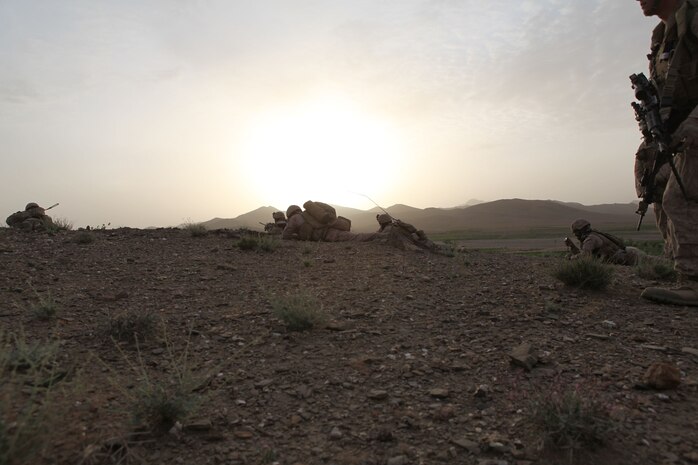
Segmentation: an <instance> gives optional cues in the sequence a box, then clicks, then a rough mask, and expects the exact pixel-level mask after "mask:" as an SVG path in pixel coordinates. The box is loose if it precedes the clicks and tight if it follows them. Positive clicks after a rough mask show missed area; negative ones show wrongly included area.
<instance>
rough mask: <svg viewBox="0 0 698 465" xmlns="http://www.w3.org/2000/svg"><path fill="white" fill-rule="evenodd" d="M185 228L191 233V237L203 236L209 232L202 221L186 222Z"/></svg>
mask: <svg viewBox="0 0 698 465" xmlns="http://www.w3.org/2000/svg"><path fill="white" fill-rule="evenodd" d="M183 229H184V230H185V231H188V232H189V234H191V237H202V236H205V235H206V234H207V233H208V230H207V229H206V226H204V225H203V224H201V223H192V222H187V223H184V227H183Z"/></svg>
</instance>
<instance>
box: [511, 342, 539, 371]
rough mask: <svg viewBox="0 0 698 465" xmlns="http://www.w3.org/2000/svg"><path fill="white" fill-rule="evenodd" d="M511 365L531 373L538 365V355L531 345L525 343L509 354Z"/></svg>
mask: <svg viewBox="0 0 698 465" xmlns="http://www.w3.org/2000/svg"><path fill="white" fill-rule="evenodd" d="M509 358H510V359H511V363H513V364H514V365H518V366H520V367H523V368H524V369H525V370H526V371H531V370H532V369H533V367H534V366H535V365H536V363H538V355H537V354H536V351H535V350H534V349H533V347H532V346H531V344H528V343H526V342H524V343H523V344H521V345H519V346H516V347H514V348H513V349H512V350H511V352H510V353H509Z"/></svg>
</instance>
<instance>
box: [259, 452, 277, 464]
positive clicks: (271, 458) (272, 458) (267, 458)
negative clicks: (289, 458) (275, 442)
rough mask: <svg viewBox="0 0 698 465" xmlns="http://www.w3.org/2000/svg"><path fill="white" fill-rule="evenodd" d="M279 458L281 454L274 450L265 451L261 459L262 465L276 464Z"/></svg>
mask: <svg viewBox="0 0 698 465" xmlns="http://www.w3.org/2000/svg"><path fill="white" fill-rule="evenodd" d="M278 458H279V454H277V453H276V451H275V450H274V449H265V450H264V452H262V457H261V458H260V459H259V463H260V464H261V465H269V464H272V463H274V462H276V461H277V460H278Z"/></svg>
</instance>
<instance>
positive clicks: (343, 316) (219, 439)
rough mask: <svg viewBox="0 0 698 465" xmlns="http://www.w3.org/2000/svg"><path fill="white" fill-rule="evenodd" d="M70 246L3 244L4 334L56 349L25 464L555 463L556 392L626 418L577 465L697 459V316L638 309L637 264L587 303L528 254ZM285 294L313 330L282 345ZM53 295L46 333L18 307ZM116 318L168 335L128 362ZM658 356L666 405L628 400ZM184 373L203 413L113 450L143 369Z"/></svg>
mask: <svg viewBox="0 0 698 465" xmlns="http://www.w3.org/2000/svg"><path fill="white" fill-rule="evenodd" d="M81 234H84V233H81V232H78V231H68V232H61V233H58V234H56V235H54V236H49V235H46V234H26V233H21V232H17V231H14V230H8V229H0V263H2V267H1V268H0V295H1V296H2V300H1V302H2V308H0V328H2V330H3V331H4V332H5V334H18V333H19V332H20V331H23V333H24V334H25V336H24V337H26V340H27V341H28V342H33V341H43V340H48V339H51V340H57V341H60V346H59V364H60V367H61V369H64V370H65V371H66V372H67V373H68V376H67V377H66V378H65V379H64V380H63V381H61V382H59V383H58V384H57V385H56V387H59V386H61V385H63V386H64V389H65V393H63V392H62V391H61V394H60V395H59V396H57V398H56V399H54V403H55V404H57V405H60V406H61V409H60V416H59V417H58V418H53V419H51V421H52V423H51V430H50V432H49V433H48V435H47V437H45V438H43V439H44V443H45V446H46V447H45V449H44V450H43V451H42V453H41V455H40V456H37V457H34V458H33V459H32V462H31V463H37V464H41V463H61V464H75V463H81V461H82V463H112V462H113V461H115V460H117V459H119V458H121V459H124V462H123V463H126V461H127V460H126V459H128V460H129V461H131V462H133V463H148V464H177V463H182V464H190V463H192V464H194V463H195V464H264V463H268V464H271V463H279V464H289V465H290V464H308V465H310V464H376V465H378V464H381V465H383V464H389V465H399V464H438V463H453V464H478V465H486V464H519V465H526V464H547V463H562V462H559V461H557V459H553V458H550V457H549V456H547V455H545V454H541V453H540V451H539V450H538V448H537V444H538V440H537V435H536V433H535V429H534V427H533V425H532V424H531V423H530V421H529V420H528V417H529V416H528V414H529V412H530V408H531V400H532V399H533V398H535V397H536V396H537V395H540V393H546V392H551V391H553V390H560V389H566V388H576V389H578V390H579V392H580V393H582V394H583V395H585V396H589V397H593V398H595V399H598V400H601V401H602V402H603V403H604V404H605V405H607V406H608V407H609V408H610V409H611V410H612V412H613V417H614V418H615V419H616V420H617V422H618V429H617V431H616V432H615V433H613V434H612V435H609V436H608V442H609V443H608V445H607V446H606V447H605V448H604V449H602V450H601V451H600V452H597V453H595V454H594V455H593V456H591V458H588V460H589V461H588V462H585V463H592V461H593V462H594V463H596V464H639V463H642V464H663V463H667V464H669V463H673V464H688V463H697V462H698V429H697V428H696V418H698V415H697V414H698V392H697V389H696V378H697V375H698V357H697V356H696V355H695V354H693V353H691V351H690V350H688V351H686V350H685V349H686V348H688V349H696V348H698V340H697V339H696V335H697V334H698V331H697V330H698V310H696V309H689V308H681V307H665V306H659V305H655V304H652V303H649V302H645V301H643V300H641V299H640V298H639V297H638V296H639V293H640V291H641V290H642V288H643V287H645V286H647V285H649V284H651V283H649V282H647V281H645V280H643V279H640V278H638V277H636V276H635V275H634V273H633V271H632V270H631V269H629V268H621V267H617V268H615V275H614V276H615V278H614V281H613V283H612V285H611V286H610V288H609V289H608V290H606V291H603V292H590V291H589V292H588V291H579V290H575V289H570V288H566V287H565V286H564V285H562V284H561V283H560V282H558V281H556V280H555V279H554V278H552V277H551V276H550V269H551V267H552V266H553V265H554V263H553V262H551V261H550V260H551V259H549V258H548V259H545V258H542V257H534V256H521V255H516V254H501V253H486V252H475V251H466V252H464V253H462V254H457V255H456V256H454V257H447V256H440V255H433V254H429V253H419V252H404V251H400V250H396V249H393V248H391V247H389V246H388V245H386V244H380V243H359V244H346V243H344V244H343V243H335V244H328V243H299V242H284V243H282V244H281V245H280V247H279V248H277V249H276V250H274V251H273V252H261V251H259V252H255V251H243V250H240V249H239V248H238V247H237V246H236V238H235V237H234V235H233V234H231V233H228V232H223V231H221V232H219V233H209V234H207V235H206V236H204V237H192V236H191V235H190V234H189V233H188V232H186V231H181V230H174V229H161V230H135V229H118V230H98V231H92V232H91V233H90V234H91V235H92V236H93V238H94V241H93V242H90V243H83V244H81V243H79V242H80V241H79V237H80V235H81ZM299 292H307V293H310V294H312V295H315V296H317V297H319V298H320V299H321V301H322V302H323V305H324V308H325V310H326V311H327V313H328V314H329V315H330V316H331V319H330V323H329V324H328V325H326V327H321V328H316V329H314V330H312V331H308V332H289V331H287V330H286V328H285V327H284V326H283V325H282V323H281V322H280V321H279V320H278V319H277V318H275V317H274V316H273V314H272V306H271V301H272V300H273V299H275V298H277V297H278V296H284V295H294V294H298V293H299ZM49 295H50V298H51V299H54V300H55V302H56V303H57V304H58V312H57V317H56V318H53V319H50V320H39V319H37V318H36V317H35V316H33V314H32V311H31V308H32V306H33V305H35V304H36V302H37V301H39V300H41V299H45V298H47V297H48V296H49ZM123 312H139V313H142V312H153V313H154V314H155V315H157V317H158V320H159V321H161V322H162V328H163V329H162V330H159V331H158V335H157V336H153V337H149V338H147V339H146V340H145V341H143V342H142V343H140V344H139V348H138V350H137V347H136V345H135V344H133V343H128V342H121V343H115V342H114V341H113V340H111V338H110V330H109V321H113V318H114V316H115V315H118V314H120V313H123ZM524 342H525V343H529V344H531V345H532V346H533V347H534V348H535V349H537V351H538V353H539V357H540V359H541V360H540V362H539V363H538V364H536V365H535V366H534V367H533V368H532V369H531V370H530V371H526V370H525V369H523V368H521V367H520V366H517V365H515V364H512V363H511V359H510V357H509V355H508V354H509V353H510V351H511V350H512V349H513V348H514V347H516V346H518V345H520V344H521V343H524ZM185 351H186V353H185ZM696 353H698V352H696ZM139 356H140V361H139ZM657 361H668V362H671V363H675V364H677V365H678V366H679V367H680V369H681V371H682V383H681V385H680V386H679V387H678V388H677V389H673V390H668V391H661V392H659V391H655V390H651V389H650V390H647V389H640V388H639V387H640V386H638V385H639V384H640V383H642V380H643V375H644V373H645V371H646V370H647V368H648V367H649V366H650V365H651V364H653V363H654V362H657ZM177 367H179V368H182V367H184V368H186V371H191V372H192V373H193V375H194V376H195V378H196V379H197V380H198V382H197V383H196V397H197V399H198V401H199V402H198V403H199V406H198V409H197V410H196V411H195V412H194V413H193V415H192V416H191V417H190V418H188V419H187V420H185V421H183V422H182V427H181V428H177V427H176V428H175V429H174V430H173V431H172V432H171V433H167V434H164V435H162V436H158V437H144V438H143V437H141V438H133V437H132V441H131V443H130V444H128V455H127V456H126V457H124V456H123V455H119V454H120V450H119V447H121V446H123V445H125V444H126V442H127V441H126V440H125V439H124V438H125V437H127V436H126V435H127V434H128V433H129V432H132V431H133V429H134V426H133V425H132V424H131V422H130V417H131V413H132V411H133V409H132V407H131V404H130V399H131V398H132V397H134V396H135V393H136V392H138V389H139V385H140V384H139V383H141V382H142V381H143V378H144V373H145V374H147V376H148V379H150V380H151V381H154V382H161V383H164V385H170V384H171V383H170V382H169V381H168V380H169V379H171V378H172V375H173V373H175V372H176V369H175V368H177ZM3 386H4V388H7V385H3ZM25 400H26V398H25ZM12 408H14V409H17V408H19V404H13V407H12ZM12 408H11V409H12ZM47 421H48V420H47ZM121 451H123V449H121ZM585 460H587V459H585Z"/></svg>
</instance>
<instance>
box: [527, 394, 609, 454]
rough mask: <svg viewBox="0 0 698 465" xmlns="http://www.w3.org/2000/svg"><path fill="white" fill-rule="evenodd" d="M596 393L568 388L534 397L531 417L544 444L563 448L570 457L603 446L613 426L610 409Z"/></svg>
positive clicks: (558, 448) (547, 446) (549, 446)
mask: <svg viewBox="0 0 698 465" xmlns="http://www.w3.org/2000/svg"><path fill="white" fill-rule="evenodd" d="M597 394H598V393H596V392H588V393H586V394H584V393H582V392H581V391H580V389H579V388H575V389H569V388H568V389H566V390H553V391H550V392H547V393H544V394H539V395H538V396H537V397H535V398H534V399H533V400H532V402H531V405H530V412H529V413H530V420H531V422H532V423H533V426H534V427H535V428H536V430H537V431H538V432H539V433H540V435H541V441H542V444H543V447H544V448H547V449H550V450H556V451H566V452H568V453H569V455H570V459H571V458H572V457H573V455H574V453H576V452H578V451H580V450H585V449H586V450H593V449H594V448H597V447H598V446H601V445H603V444H604V443H605V442H606V440H607V437H608V435H609V434H610V433H612V432H613V431H614V429H615V426H616V425H615V422H614V421H613V419H612V417H611V412H610V408H609V407H608V405H607V404H604V403H603V400H601V398H600V396H599V395H597Z"/></svg>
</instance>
